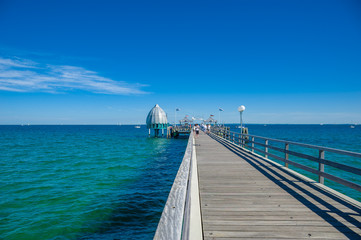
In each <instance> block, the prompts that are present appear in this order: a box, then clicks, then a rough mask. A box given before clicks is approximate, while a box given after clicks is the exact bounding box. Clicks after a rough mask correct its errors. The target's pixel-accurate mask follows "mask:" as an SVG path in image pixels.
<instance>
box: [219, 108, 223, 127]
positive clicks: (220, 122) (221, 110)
mask: <svg viewBox="0 0 361 240" xmlns="http://www.w3.org/2000/svg"><path fill="white" fill-rule="evenodd" d="M221 112H223V109H222V108H221V107H220V108H219V124H220V125H221V124H222V121H221Z"/></svg>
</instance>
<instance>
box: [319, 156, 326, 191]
mask: <svg viewBox="0 0 361 240" xmlns="http://www.w3.org/2000/svg"><path fill="white" fill-rule="evenodd" d="M323 159H325V151H324V150H319V152H318V160H319V161H320V162H319V163H318V171H320V173H319V174H318V182H319V183H321V184H324V182H325V179H324V177H322V176H321V173H323V172H324V171H325V165H324V164H323V163H321V161H322V160H323Z"/></svg>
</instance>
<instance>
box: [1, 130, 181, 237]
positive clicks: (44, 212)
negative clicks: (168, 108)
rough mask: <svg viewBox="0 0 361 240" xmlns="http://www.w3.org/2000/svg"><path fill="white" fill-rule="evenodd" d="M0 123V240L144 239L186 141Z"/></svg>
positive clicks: (141, 132)
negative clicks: (1, 124) (2, 124)
mask: <svg viewBox="0 0 361 240" xmlns="http://www.w3.org/2000/svg"><path fill="white" fill-rule="evenodd" d="M147 132H148V131H147V130H146V129H145V127H144V126H142V128H141V129H135V128H134V126H0V172H1V175H0V192H1V195H0V221H1V222H0V239H9V240H12V239H13V240H21V239H39V240H40V239H152V237H153V234H154V231H155V229H156V226H157V223H158V221H159V217H160V215H161V212H162V210H163V207H164V203H165V201H166V199H167V196H168V192H169V190H170V187H171V185H172V181H173V179H174V177H175V175H176V172H177V170H178V167H179V164H180V162H181V160H182V158H183V155H184V151H185V147H186V144H187V140H186V139H177V140H176V139H171V140H169V139H164V138H163V139H162V138H148V137H147V136H148V135H147Z"/></svg>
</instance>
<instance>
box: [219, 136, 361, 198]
mask: <svg viewBox="0 0 361 240" xmlns="http://www.w3.org/2000/svg"><path fill="white" fill-rule="evenodd" d="M218 133H222V135H223V138H224V137H225V136H226V135H227V136H228V135H230V134H231V133H235V134H237V135H238V142H241V141H245V140H246V139H244V137H245V136H249V137H253V138H259V139H264V140H269V141H273V142H281V143H285V144H290V145H298V146H303V147H308V148H313V149H317V150H319V151H328V152H334V153H338V154H343V155H348V156H354V157H361V154H359V153H354V152H349V151H343V150H338V149H333V148H326V147H319V146H315V145H309V144H302V143H297V142H290V141H284V140H278V139H271V138H265V137H260V136H256V135H249V134H242V136H243V139H241V137H240V136H241V134H240V133H236V132H230V131H218ZM247 143H253V144H256V145H259V146H263V147H267V148H270V149H273V150H276V151H279V152H283V153H287V154H291V155H293V156H297V157H300V158H303V159H308V160H311V161H313V162H318V163H321V164H325V165H328V166H331V167H335V168H338V169H340V170H343V171H347V172H350V173H354V174H357V175H361V169H360V168H357V167H351V166H348V165H345V164H342V163H336V162H334V161H330V160H326V159H320V158H316V157H313V156H310V155H307V154H303V153H298V152H295V151H290V150H286V149H283V148H279V147H275V146H271V145H268V144H263V143H260V142H256V141H252V140H249V139H248V140H247ZM238 146H240V145H238ZM240 147H242V146H240ZM247 147H248V148H249V149H251V150H254V151H257V152H260V153H263V154H267V155H268V156H269V157H272V158H274V159H277V160H279V161H282V162H284V163H288V164H291V165H293V166H294V167H297V168H300V169H302V170H305V171H307V172H310V173H313V174H316V175H318V176H319V177H324V178H327V179H329V180H331V181H334V182H336V183H339V184H342V185H344V186H346V187H349V188H352V189H354V190H357V191H361V185H359V184H357V183H354V182H351V181H348V180H345V179H342V178H340V177H337V176H334V175H331V174H329V173H325V172H323V171H319V170H318V169H314V168H311V167H308V166H305V165H303V164H299V163H296V162H294V161H290V160H289V159H285V158H282V157H279V156H277V155H275V154H272V153H270V152H267V151H264V150H261V149H259V148H256V147H254V146H247Z"/></svg>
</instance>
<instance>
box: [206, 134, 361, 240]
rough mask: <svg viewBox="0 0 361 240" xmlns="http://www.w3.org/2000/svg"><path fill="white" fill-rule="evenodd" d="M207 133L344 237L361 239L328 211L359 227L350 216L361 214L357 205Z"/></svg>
mask: <svg viewBox="0 0 361 240" xmlns="http://www.w3.org/2000/svg"><path fill="white" fill-rule="evenodd" d="M208 135H209V136H210V137H211V138H213V139H214V140H216V141H217V142H219V143H220V144H222V145H223V146H224V147H226V148H227V149H229V150H230V151H231V152H233V153H234V154H236V155H238V156H239V157H241V158H242V159H244V160H245V161H247V162H248V163H249V164H250V165H252V166H253V167H254V168H255V169H257V170H258V171H259V172H260V173H262V174H263V175H264V176H266V177H267V178H268V179H270V180H271V181H272V182H274V183H275V184H277V185H278V186H279V187H281V188H282V189H283V190H285V191H286V192H287V193H289V194H290V195H292V196H293V197H294V198H295V199H297V200H298V201H299V202H301V203H302V204H303V205H305V206H306V207H307V208H308V209H310V210H311V211H313V212H314V213H316V214H317V215H318V216H320V217H321V218H323V219H324V220H325V221H326V222H328V223H329V224H331V225H332V226H334V227H335V228H336V229H337V230H339V231H340V232H341V233H342V234H344V235H345V236H346V237H348V238H349V239H361V236H360V235H359V234H357V233H356V232H354V231H353V230H352V229H351V228H349V227H348V226H346V225H345V224H344V223H342V222H341V221H339V220H338V219H336V218H335V217H333V216H332V215H330V214H329V213H330V212H332V213H335V214H337V215H338V216H340V217H341V218H343V219H345V220H346V221H348V222H349V223H351V224H353V225H354V226H355V227H357V228H361V222H360V221H358V220H357V219H355V218H353V217H352V215H356V216H360V215H361V209H360V208H359V207H357V206H355V205H354V204H352V203H350V202H348V201H347V200H345V199H342V198H340V197H339V196H336V195H335V194H332V192H328V191H326V190H325V189H323V188H319V187H317V186H316V185H315V184H313V183H315V182H313V183H312V182H307V181H305V180H304V179H302V178H300V177H298V176H297V175H294V174H292V173H291V172H289V171H287V170H285V169H284V168H282V167H281V166H278V165H277V164H275V163H273V162H272V161H271V160H264V159H263V158H262V157H261V156H257V155H255V154H252V153H250V152H249V151H246V150H244V149H243V148H241V147H240V146H237V145H235V144H233V143H231V142H229V141H227V140H225V139H223V138H221V137H219V136H217V135H215V134H208ZM246 153H247V154H246ZM269 164H271V165H272V167H273V168H274V167H276V168H277V169H278V170H280V171H282V172H283V173H285V174H286V175H289V176H292V178H295V179H297V180H298V182H302V183H303V184H305V185H307V186H308V187H310V188H312V189H314V190H317V191H318V192H320V193H321V194H323V195H324V196H327V197H329V198H331V199H333V200H335V201H337V202H338V203H340V204H342V205H343V206H345V207H347V208H349V209H351V210H353V211H354V212H356V213H358V214H355V213H345V212H343V211H342V210H340V209H338V208H337V207H335V206H333V205H331V204H329V203H328V202H326V201H325V200H323V199H322V198H321V197H319V196H317V195H315V194H314V193H312V192H310V191H308V190H306V189H304V188H302V187H301V186H299V185H298V184H297V183H296V182H294V181H290V180H289V179H287V177H285V176H283V175H281V174H280V173H278V172H277V171H275V170H274V169H272V168H270V167H269V166H267V165H269ZM271 174H273V175H274V176H277V177H278V178H279V179H281V180H278V179H277V178H276V177H274V176H272V175H271ZM284 182H287V183H288V184H290V185H291V186H293V187H294V188H295V189H297V190H299V191H301V192H302V193H304V194H305V195H307V196H308V197H310V198H312V199H314V200H315V201H316V202H317V203H319V204H321V205H322V206H324V207H326V208H328V209H329V210H323V209H321V208H320V207H319V206H317V205H316V204H315V203H312V202H311V201H310V200H308V199H307V198H306V197H304V196H302V195H301V194H300V193H298V192H296V191H295V190H293V189H291V188H290V187H288V186H287V185H286V184H285V183H284Z"/></svg>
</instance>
